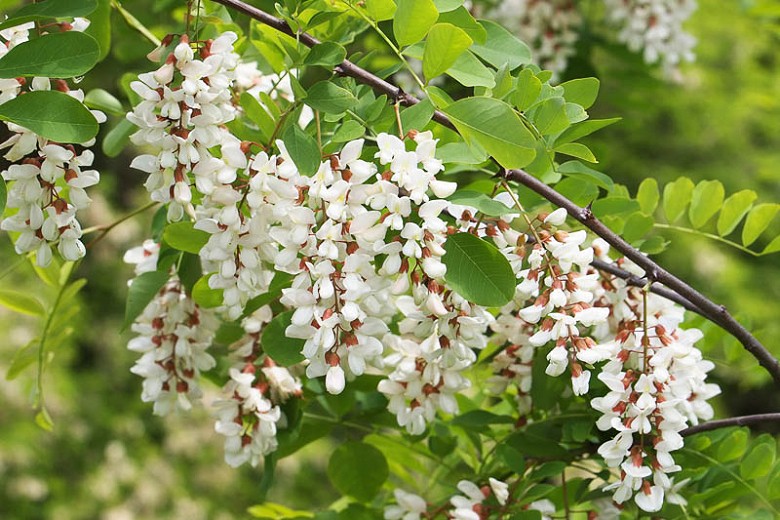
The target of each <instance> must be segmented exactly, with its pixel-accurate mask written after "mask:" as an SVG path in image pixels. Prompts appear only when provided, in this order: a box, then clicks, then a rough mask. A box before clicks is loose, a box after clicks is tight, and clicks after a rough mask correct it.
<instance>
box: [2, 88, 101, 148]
mask: <svg viewBox="0 0 780 520" xmlns="http://www.w3.org/2000/svg"><path fill="white" fill-rule="evenodd" d="M0 120H2V121H10V122H11V123H16V124H17V125H19V126H23V127H25V128H28V129H30V130H32V131H33V132H35V133H36V134H38V135H41V136H43V137H46V138H47V139H51V140H52V141H58V142H61V143H84V142H87V141H89V140H90V139H92V138H93V137H95V136H96V135H97V132H98V123H97V121H96V120H95V117H94V116H93V115H92V114H91V113H90V112H89V110H87V108H86V107H85V106H84V105H83V104H81V103H80V102H79V101H77V100H76V99H74V98H72V97H71V96H69V95H67V94H64V93H62V92H56V91H37V92H28V93H27V94H25V95H24V96H19V97H17V98H14V99H12V100H10V101H6V102H5V103H3V104H2V105H0Z"/></svg>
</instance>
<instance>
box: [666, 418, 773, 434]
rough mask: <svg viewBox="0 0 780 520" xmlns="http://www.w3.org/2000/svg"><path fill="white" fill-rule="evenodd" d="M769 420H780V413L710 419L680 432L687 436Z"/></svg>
mask: <svg viewBox="0 0 780 520" xmlns="http://www.w3.org/2000/svg"><path fill="white" fill-rule="evenodd" d="M767 422H780V413H760V414H756V415H743V416H741V417H729V418H728V419H720V420H717V421H709V422H705V423H701V424H697V425H696V426H691V427H690V428H686V429H684V430H682V431H681V432H680V435H682V436H683V437H687V436H689V435H693V434H695V433H701V432H709V431H712V430H717V429H719V428H728V427H729V426H750V425H753V424H761V423H767Z"/></svg>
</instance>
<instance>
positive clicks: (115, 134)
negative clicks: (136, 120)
mask: <svg viewBox="0 0 780 520" xmlns="http://www.w3.org/2000/svg"><path fill="white" fill-rule="evenodd" d="M136 130H138V127H137V126H135V125H134V124H133V123H131V122H130V121H128V120H127V119H122V120H121V121H119V123H117V125H116V126H115V127H114V128H112V129H111V130H109V132H108V133H107V134H106V136H105V137H104V138H103V143H102V145H101V148H102V149H103V153H104V154H106V155H107V156H108V157H116V156H117V155H119V154H120V153H122V150H124V149H125V146H127V143H129V142H130V136H131V135H133V134H134V133H135V132H136Z"/></svg>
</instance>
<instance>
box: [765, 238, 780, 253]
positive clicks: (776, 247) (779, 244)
mask: <svg viewBox="0 0 780 520" xmlns="http://www.w3.org/2000/svg"><path fill="white" fill-rule="evenodd" d="M778 251H780V236H777V237H775V238H774V239H772V241H771V242H769V244H767V246H766V247H765V248H764V250H763V251H761V254H762V255H768V254H770V253H777V252H778Z"/></svg>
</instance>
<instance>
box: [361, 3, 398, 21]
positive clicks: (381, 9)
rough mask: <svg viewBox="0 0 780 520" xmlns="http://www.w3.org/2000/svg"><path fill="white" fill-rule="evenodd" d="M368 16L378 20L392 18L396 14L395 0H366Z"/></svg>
mask: <svg viewBox="0 0 780 520" xmlns="http://www.w3.org/2000/svg"><path fill="white" fill-rule="evenodd" d="M365 5H366V10H367V11H368V16H370V17H371V18H372V19H374V20H376V21H377V22H383V21H385V20H392V19H393V16H395V11H396V7H395V2H394V1H393V0H365Z"/></svg>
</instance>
